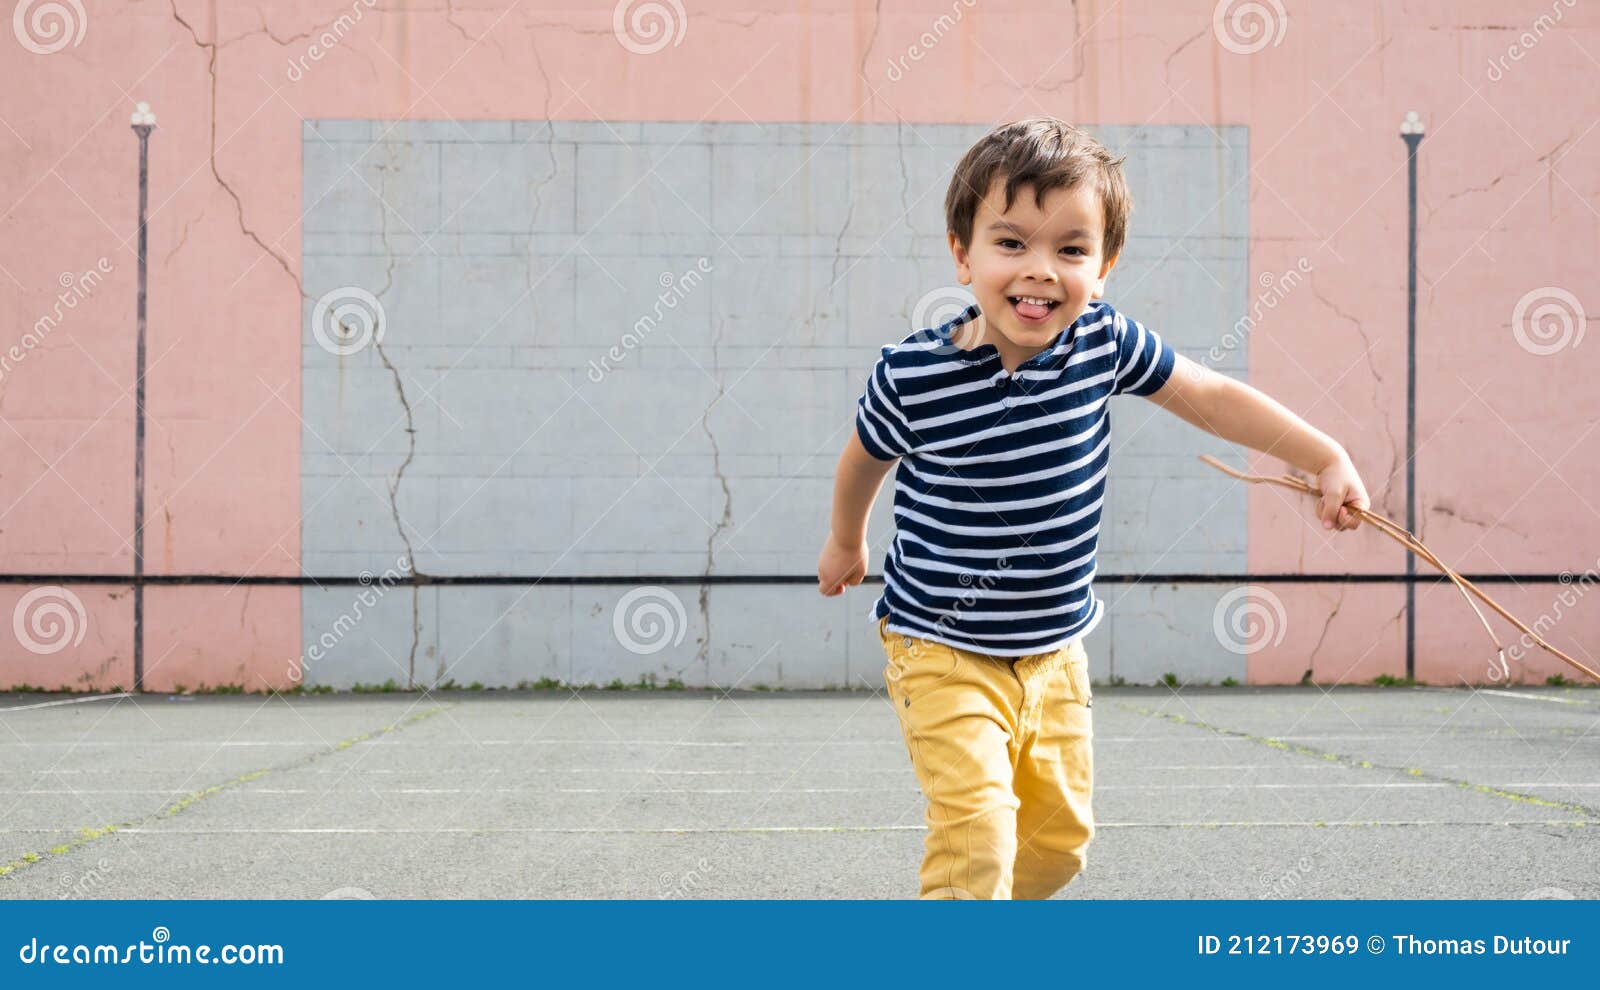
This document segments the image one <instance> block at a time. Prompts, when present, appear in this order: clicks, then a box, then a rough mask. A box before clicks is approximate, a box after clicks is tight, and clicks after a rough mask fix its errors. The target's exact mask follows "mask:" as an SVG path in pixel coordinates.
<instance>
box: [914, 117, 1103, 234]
mask: <svg viewBox="0 0 1600 990" xmlns="http://www.w3.org/2000/svg"><path fill="white" fill-rule="evenodd" d="M1126 160H1127V159H1126V156H1124V157H1122V158H1118V157H1115V156H1113V155H1112V154H1111V152H1109V151H1107V150H1106V148H1105V146H1103V145H1102V144H1101V143H1100V142H1099V141H1096V140H1095V139H1094V138H1092V137H1090V136H1089V134H1088V133H1087V132H1085V131H1083V130H1080V129H1079V128H1077V127H1074V126H1072V125H1071V124H1069V123H1067V122H1066V121H1063V120H1058V119H1056V118H1055V117H1029V118H1028V119H1026V120H1018V121H1014V122H1013V123H1010V124H1003V125H1001V126H999V127H996V128H995V129H994V130H992V131H990V132H989V133H988V134H985V135H984V136H983V137H982V138H980V139H979V140H978V143H977V144H974V145H973V146H972V147H971V148H969V149H967V153H966V154H965V155H964V156H962V158H961V161H960V163H959V164H957V165H956V171H955V176H954V177H953V178H952V179H951V180H950V189H949V191H948V192H946V193H945V197H944V216H945V224H946V226H947V227H948V228H949V230H950V232H951V233H953V234H955V235H956V237H957V239H959V240H960V241H961V246H962V247H965V248H970V247H972V225H973V222H974V220H975V219H976V218H977V215H978V204H979V203H981V202H982V201H983V197H984V194H986V193H987V192H988V191H989V185H990V184H991V183H992V182H993V181H994V179H995V177H996V176H999V175H1003V176H1005V179H1006V185H1005V190H1006V199H1005V208H1006V209H1008V210H1009V209H1011V204H1012V203H1013V202H1014V201H1015V200H1016V196H1017V191H1018V190H1019V189H1021V188H1022V187H1023V186H1026V185H1031V186H1033V190H1034V198H1035V202H1041V201H1043V199H1044V196H1045V194H1046V193H1048V192H1050V191H1051V190H1052V189H1058V188H1060V189H1074V188H1076V187H1077V186H1078V185H1079V184H1081V183H1083V182H1089V183H1091V184H1092V188H1094V189H1095V190H1096V191H1097V192H1098V193H1099V194H1100V207H1101V210H1102V212H1103V213H1104V215H1105V230H1104V232H1103V233H1102V235H1101V239H1100V246H1101V256H1102V257H1104V258H1114V257H1116V255H1117V253H1118V252H1119V251H1121V250H1122V245H1123V242H1124V241H1125V240H1126V238H1127V236H1128V214H1130V213H1132V212H1133V198H1132V196H1131V195H1129V193H1128V182H1127V180H1126V179H1125V178H1124V177H1123V175H1122V163H1123V162H1124V161H1126Z"/></svg>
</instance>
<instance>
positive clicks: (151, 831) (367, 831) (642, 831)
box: [0, 818, 1600, 836]
mask: <svg viewBox="0 0 1600 990" xmlns="http://www.w3.org/2000/svg"><path fill="white" fill-rule="evenodd" d="M1550 825H1567V826H1573V827H1580V828H1593V827H1597V826H1600V821H1596V820H1594V819H1589V818H1551V819H1531V818H1530V819H1527V820H1515V819H1494V820H1474V821H1449V820H1444V819H1398V820H1373V821H1345V822H1337V821H1333V822H1316V821H1310V822H1296V821H1263V822H1252V821H1201V822H1096V823H1095V827H1096V828H1150V829H1157V828H1195V829H1201V828H1206V829H1216V828H1318V829H1330V828H1418V827H1423V828H1447V827H1465V828H1483V827H1518V826H1550ZM927 828H928V827H927V826H926V825H911V824H907V825H750V826H729V827H727V828H716V827H704V826H695V827H685V828H542V827H536V826H481V827H478V828H473V827H470V826H451V827H445V828H371V827H345V826H327V827H320V828H318V827H305V828H142V827H138V826H130V827H128V828H119V829H117V830H116V832H115V833H113V834H114V835H119V836H120V835H156V836H172V835H698V834H706V835H724V834H729V833H780V832H795V833H810V832H924V831H927ZM61 831H62V830H61V829H45V828H13V829H0V835H7V834H46V835H49V834H59V833H60V832H61Z"/></svg>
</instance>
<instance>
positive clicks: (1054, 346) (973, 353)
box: [928, 300, 1101, 379]
mask: <svg viewBox="0 0 1600 990" xmlns="http://www.w3.org/2000/svg"><path fill="white" fill-rule="evenodd" d="M982 311H983V310H982V308H981V307H980V306H979V305H978V304H977V303H973V304H971V305H970V306H968V307H967V308H966V309H964V310H962V311H961V313H960V314H959V315H957V316H955V317H953V318H951V319H950V320H947V321H946V322H944V323H942V324H940V325H939V326H938V327H937V328H935V329H934V330H933V331H932V332H931V338H932V339H931V340H929V341H928V344H929V347H928V349H929V350H931V351H934V352H935V353H938V354H942V355H946V356H948V357H952V358H955V359H957V360H960V361H964V362H966V363H967V364H981V363H983V362H985V361H991V360H993V361H998V360H999V359H1000V348H998V347H996V346H995V345H994V344H979V345H978V346H977V347H962V346H961V345H960V344H957V343H956V342H955V335H956V330H957V328H958V327H960V326H962V325H963V324H965V323H967V322H968V321H970V320H974V319H976V318H977V317H978V315H979V314H980V313H981V312H982ZM1100 315H1101V313H1100V307H1099V305H1098V304H1097V303H1096V302H1095V301H1094V300H1090V302H1089V305H1088V306H1086V307H1084V310H1083V312H1082V313H1081V314H1079V316H1078V318H1077V319H1076V320H1073V321H1072V323H1071V324H1069V325H1068V326H1066V327H1064V328H1063V329H1062V330H1061V331H1060V332H1059V333H1057V334H1056V335H1055V336H1054V337H1052V338H1050V343H1049V344H1048V345H1046V346H1045V348H1044V350H1042V351H1040V352H1039V353H1037V354H1035V355H1034V356H1033V357H1030V358H1028V360H1026V361H1024V362H1022V363H1021V364H1020V365H1018V366H1017V370H1016V371H1013V372H1011V375H1012V376H1013V377H1017V376H1020V375H1021V374H1022V372H1024V371H1030V372H1037V371H1039V369H1045V371H1044V373H1042V374H1031V375H1029V376H1028V377H1030V378H1042V379H1051V378H1055V377H1056V376H1057V375H1059V374H1061V371H1062V369H1064V368H1065V367H1066V366H1067V358H1068V357H1069V356H1071V354H1072V347H1073V345H1074V344H1075V343H1076V342H1077V339H1078V331H1079V330H1080V329H1081V328H1082V327H1083V326H1084V325H1085V324H1087V323H1088V322H1089V321H1090V320H1094V319H1097V318H1098V317H1099V316H1100ZM1001 373H1002V374H1003V373H1004V372H1003V370H1002V372H1001Z"/></svg>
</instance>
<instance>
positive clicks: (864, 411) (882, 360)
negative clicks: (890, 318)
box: [856, 347, 912, 461]
mask: <svg viewBox="0 0 1600 990" xmlns="http://www.w3.org/2000/svg"><path fill="white" fill-rule="evenodd" d="M889 351H890V348H888V347H885V348H884V349H883V354H882V356H881V357H879V358H878V363H877V364H875V365H873V368H872V374H871V375H869V376H868V377H867V387H866V390H865V391H864V392H862V394H861V398H860V399H858V400H857V401H856V436H858V437H860V438H861V446H863V447H865V448H867V453H869V454H871V455H872V456H873V457H876V458H877V459H878V460H880V461H892V460H894V459H895V458H897V457H904V456H905V455H906V454H907V453H909V452H910V451H911V441H910V437H911V435H912V434H911V427H910V425H909V424H908V423H907V421H906V416H905V412H904V411H903V410H902V409H901V408H900V396H899V395H898V394H897V393H896V392H895V388H894V378H893V377H892V376H891V375H890V374H889Z"/></svg>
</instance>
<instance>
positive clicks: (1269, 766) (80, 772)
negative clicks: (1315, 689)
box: [0, 754, 1591, 787]
mask: <svg viewBox="0 0 1600 990" xmlns="http://www.w3.org/2000/svg"><path fill="white" fill-rule="evenodd" d="M1096 759H1097V762H1096V766H1095V772H1096V773H1097V774H1100V773H1106V772H1115V773H1118V774H1134V773H1145V772H1150V771H1175V770H1182V771H1187V772H1191V773H1197V772H1198V773H1204V772H1208V771H1221V770H1228V771H1232V770H1270V771H1274V772H1285V773H1287V772H1292V773H1295V774H1301V773H1305V772H1307V771H1313V770H1321V771H1335V772H1339V773H1346V774H1350V773H1357V772H1359V768H1356V767H1351V766H1345V765H1342V764H1334V763H1308V764H1306V765H1305V766H1297V767H1293V768H1286V767H1284V766H1283V765H1281V764H1273V763H1226V764H1220V765H1217V766H1205V765H1190V764H1161V765H1151V766H1141V765H1139V764H1137V763H1134V764H1126V765H1123V764H1118V765H1117V766H1116V768H1115V770H1114V771H1111V769H1110V768H1109V767H1107V766H1106V763H1108V762H1109V761H1101V760H1100V757H1099V754H1096ZM1573 762H1577V761H1576V759H1574V761H1573ZM1374 769H1376V768H1374ZM1431 769H1433V770H1484V769H1499V770H1521V771H1532V770H1540V769H1544V768H1542V767H1534V766H1530V765H1528V764H1526V763H1440V764H1435V765H1434V766H1433V767H1432V768H1431ZM294 772H295V773H314V774H320V775H332V776H336V777H344V776H348V775H349V774H350V773H351V771H349V770H329V769H307V770H296V771H294ZM793 772H794V771H791V770H788V769H782V768H779V769H776V770H650V769H640V768H637V767H519V768H518V769H516V770H505V769H502V768H497V767H483V768H479V769H472V768H454V767H452V768H450V769H448V770H394V769H388V768H380V767H370V768H369V767H362V768H361V769H360V770H359V771H355V774H356V775H357V776H362V777H365V776H372V775H379V774H388V775H403V774H410V775H413V776H419V777H430V776H443V777H450V778H460V777H466V776H470V775H472V774H485V773H488V774H503V775H514V774H525V775H528V776H542V775H544V774H556V773H569V774H570V773H602V774H604V773H613V774H649V775H651V776H662V777H760V776H783V777H787V776H790V775H791V774H792V773H793ZM805 772H806V773H813V774H863V773H877V774H882V773H892V774H908V773H910V772H911V768H910V767H909V766H905V767H841V768H835V769H822V768H812V769H810V770H807V771H805ZM189 773H190V771H189V770H187V769H184V768H183V767H174V768H172V769H170V770H151V769H146V768H144V767H127V768H118V769H108V768H100V767H90V768H76V769H70V770H57V769H44V770H0V777H4V776H6V775H8V774H27V775H30V776H35V777H37V776H52V777H55V776H87V775H90V774H113V775H115V776H117V777H126V776H131V775H133V774H171V775H175V776H188V774H189ZM1540 783H1549V781H1541V782H1540ZM1199 786H1209V785H1199ZM1218 786H1223V787H1226V786H1240V787H1244V786H1261V785H1254V784H1238V785H1228V784H1222V785H1218ZM1508 786H1509V785H1508ZM1572 786H1591V785H1572Z"/></svg>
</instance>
